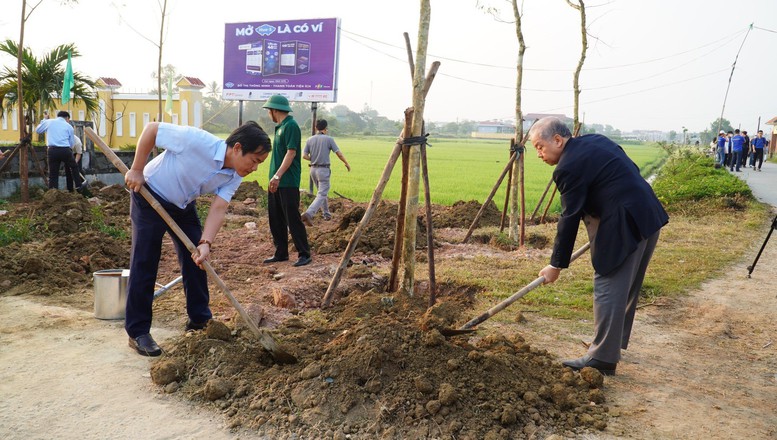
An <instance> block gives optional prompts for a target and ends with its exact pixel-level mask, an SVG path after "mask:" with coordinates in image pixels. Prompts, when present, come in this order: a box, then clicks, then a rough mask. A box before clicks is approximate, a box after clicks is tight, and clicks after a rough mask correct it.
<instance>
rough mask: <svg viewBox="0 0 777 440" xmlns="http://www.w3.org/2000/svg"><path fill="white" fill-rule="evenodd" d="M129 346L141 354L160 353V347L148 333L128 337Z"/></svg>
mask: <svg viewBox="0 0 777 440" xmlns="http://www.w3.org/2000/svg"><path fill="white" fill-rule="evenodd" d="M129 346H130V347H131V348H132V349H133V350H135V351H137V352H138V353H140V354H141V355H143V356H159V355H160V354H162V349H161V348H159V346H158V345H156V342H154V338H152V337H151V335H150V334H145V335H140V336H138V337H137V338H129Z"/></svg>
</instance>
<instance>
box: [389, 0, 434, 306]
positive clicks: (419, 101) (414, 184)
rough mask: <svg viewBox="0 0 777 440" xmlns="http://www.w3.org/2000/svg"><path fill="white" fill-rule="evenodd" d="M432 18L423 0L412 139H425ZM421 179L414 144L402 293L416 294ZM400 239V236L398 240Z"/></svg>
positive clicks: (426, 0) (406, 222)
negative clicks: (428, 49)
mask: <svg viewBox="0 0 777 440" xmlns="http://www.w3.org/2000/svg"><path fill="white" fill-rule="evenodd" d="M430 18H431V5H430V0H421V13H420V20H419V24H418V49H417V52H416V57H415V73H414V74H413V109H414V112H413V126H412V130H411V133H412V136H413V137H417V136H421V135H422V134H423V133H422V131H423V121H424V106H425V104H426V100H425V99H424V84H425V82H426V77H425V71H426V47H427V45H428V42H429V22H430ZM420 177H421V146H420V144H419V145H412V146H411V147H410V157H409V176H408V185H407V193H408V194H407V209H406V210H405V228H404V229H405V231H404V236H403V237H402V239H403V241H404V248H403V260H404V276H403V278H402V287H401V291H402V292H403V293H405V294H408V295H412V294H413V290H414V283H415V241H416V232H417V225H418V223H417V219H418V193H419V186H420V185H419V181H420ZM397 239H399V237H397Z"/></svg>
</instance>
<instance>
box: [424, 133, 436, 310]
mask: <svg viewBox="0 0 777 440" xmlns="http://www.w3.org/2000/svg"><path fill="white" fill-rule="evenodd" d="M421 170H422V172H423V177H424V199H425V201H426V255H427V259H428V260H429V307H431V306H433V305H434V303H435V302H436V301H437V281H436V278H435V268H434V229H433V225H432V196H431V192H430V190H429V167H428V165H427V163H426V145H421Z"/></svg>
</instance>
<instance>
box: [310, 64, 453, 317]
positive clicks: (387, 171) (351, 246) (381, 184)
mask: <svg viewBox="0 0 777 440" xmlns="http://www.w3.org/2000/svg"><path fill="white" fill-rule="evenodd" d="M439 67H440V63H439V62H437V61H435V62H434V63H432V67H431V69H429V73H428V74H427V80H426V85H425V87H424V96H426V94H427V93H428V92H429V88H430V87H431V84H432V81H433V80H434V77H435V75H436V74H437V69H439ZM408 110H409V111H410V113H409V114H408V113H407V112H406V113H405V125H406V126H409V125H410V124H409V121H410V120H411V119H412V111H413V109H412V108H410V109H408ZM401 152H402V144H401V143H400V142H397V144H396V146H394V150H393V151H392V152H391V156H390V157H389V160H388V163H386V167H385V168H384V169H383V174H382V175H381V177H380V180H379V181H378V185H377V187H376V188H375V192H373V193H372V199H371V200H370V203H369V205H368V206H367V210H366V211H365V212H364V215H363V216H362V219H361V221H360V222H359V225H358V226H357V227H356V229H355V230H354V231H353V234H352V235H351V239H350V240H349V241H348V245H347V246H346V248H345V251H344V252H343V256H342V258H341V259H340V265H339V266H338V267H337V270H336V271H335V274H334V276H333V277H332V281H330V283H329V287H328V288H327V290H326V294H324V298H323V300H322V301H321V307H329V305H330V304H331V303H332V296H333V295H334V291H335V289H336V288H337V285H338V284H340V278H341V277H342V275H343V272H344V271H345V268H346V267H348V261H350V259H351V256H352V255H353V253H354V252H355V251H356V245H357V244H358V243H359V238H360V237H361V234H362V232H363V230H364V228H365V227H366V226H367V224H368V223H369V222H370V219H371V218H372V215H373V213H374V212H375V207H376V206H377V205H378V203H379V202H380V198H381V196H382V195H383V190H384V189H385V188H386V184H387V183H388V181H389V178H391V172H392V171H393V170H394V165H395V164H396V162H397V159H399V155H400V153H401ZM396 239H397V238H396V237H395V240H396Z"/></svg>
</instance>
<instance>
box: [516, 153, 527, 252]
mask: <svg viewBox="0 0 777 440" xmlns="http://www.w3.org/2000/svg"><path fill="white" fill-rule="evenodd" d="M525 150H526V148H525V147H524V146H523V145H519V146H518V179H519V181H518V188H519V190H520V196H521V226H520V234H519V239H518V246H523V243H524V240H525V238H526V192H525V187H524V179H523V176H524V167H523V162H524V156H525V154H524V151H525Z"/></svg>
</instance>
